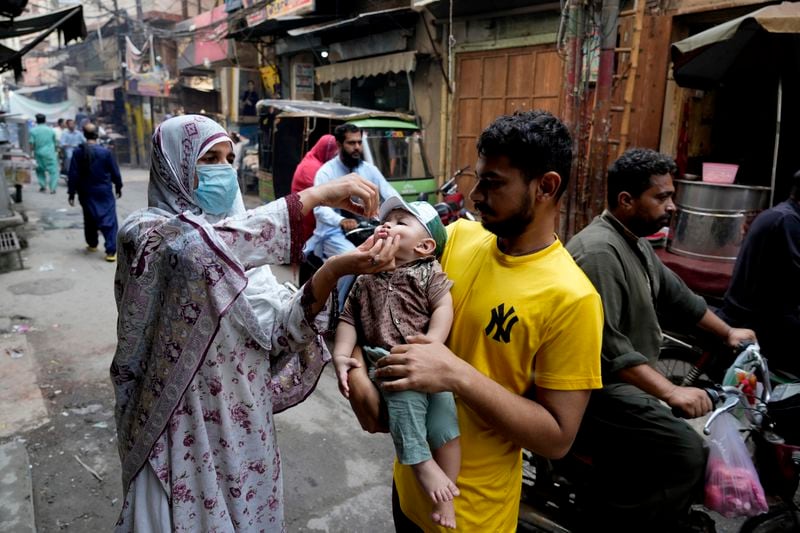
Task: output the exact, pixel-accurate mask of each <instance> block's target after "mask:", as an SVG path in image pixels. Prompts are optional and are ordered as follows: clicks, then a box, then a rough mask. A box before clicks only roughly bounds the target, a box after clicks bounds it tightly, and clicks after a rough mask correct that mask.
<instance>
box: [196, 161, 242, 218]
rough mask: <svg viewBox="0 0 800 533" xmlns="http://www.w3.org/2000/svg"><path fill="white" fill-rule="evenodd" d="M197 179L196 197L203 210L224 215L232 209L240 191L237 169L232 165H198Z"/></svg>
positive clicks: (210, 213)
mask: <svg viewBox="0 0 800 533" xmlns="http://www.w3.org/2000/svg"><path fill="white" fill-rule="evenodd" d="M197 181H198V183H197V189H196V190H195V191H194V197H195V199H196V200H197V203H198V205H199V206H200V207H201V208H202V209H203V212H205V213H208V214H209V215H224V214H226V213H228V212H229V211H230V210H231V207H233V202H234V200H236V193H237V192H238V191H239V183H238V182H237V179H236V171H235V170H234V169H233V167H232V166H231V165H229V164H227V163H222V164H218V165H197Z"/></svg>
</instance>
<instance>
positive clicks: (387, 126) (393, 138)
mask: <svg viewBox="0 0 800 533" xmlns="http://www.w3.org/2000/svg"><path fill="white" fill-rule="evenodd" d="M256 107H257V109H258V113H259V124H260V127H259V169H258V175H257V184H254V183H252V182H251V183H245V187H246V189H251V190H252V189H254V188H256V187H257V189H258V193H259V196H260V198H261V199H262V200H263V201H269V200H273V199H275V198H281V197H283V196H285V195H287V194H289V192H290V190H291V184H292V176H293V175H294V171H295V168H297V165H298V163H300V161H301V160H302V159H303V156H304V155H305V154H306V152H307V151H308V150H309V149H310V148H311V147H313V146H314V144H315V143H316V142H317V140H319V138H320V137H322V136H323V135H325V134H328V133H330V134H332V133H333V130H334V128H336V126H338V125H339V124H343V123H345V122H350V123H352V124H355V125H356V126H358V127H359V128H361V129H362V130H363V132H364V159H365V160H366V161H368V162H370V163H372V164H373V165H375V166H376V167H378V169H379V170H380V171H381V173H382V174H383V175H384V177H386V179H387V180H388V181H389V183H390V184H391V185H392V186H393V187H394V188H395V189H396V190H397V192H399V193H400V194H401V195H402V196H403V197H404V198H405V199H406V200H416V199H417V196H418V195H419V194H420V193H429V194H430V193H433V192H435V191H436V187H437V184H436V178H435V177H434V175H433V174H432V173H431V171H430V167H429V165H428V162H427V159H426V157H425V151H424V149H423V143H422V131H421V130H420V127H419V126H418V125H417V123H416V122H415V120H414V117H413V116H411V115H406V114H404V113H394V112H389V111H377V110H372V109H363V108H358V107H347V106H343V105H340V104H334V103H330V102H318V101H305V100H261V101H259V102H258V104H256ZM431 196H432V198H431V199H435V195H431Z"/></svg>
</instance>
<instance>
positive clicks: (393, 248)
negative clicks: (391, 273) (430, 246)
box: [326, 235, 400, 277]
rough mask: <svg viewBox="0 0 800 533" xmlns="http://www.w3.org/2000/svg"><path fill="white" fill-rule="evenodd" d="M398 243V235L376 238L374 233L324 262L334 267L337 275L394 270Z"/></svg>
mask: <svg viewBox="0 0 800 533" xmlns="http://www.w3.org/2000/svg"><path fill="white" fill-rule="evenodd" d="M399 245H400V237H398V236H395V237H393V238H391V239H376V238H375V236H374V235H372V236H370V238H369V239H367V240H366V241H364V242H363V243H362V244H361V246H359V247H358V248H356V249H355V250H352V251H350V252H347V253H345V254H342V255H336V256H333V257H331V258H330V259H328V261H327V262H326V264H328V263H331V264H330V267H331V268H333V269H335V271H336V273H337V274H338V276H339V277H341V276H344V275H347V274H374V273H376V272H383V271H386V270H394V269H395V267H396V266H397V265H396V264H395V257H394V256H395V254H397V248H398V247H399Z"/></svg>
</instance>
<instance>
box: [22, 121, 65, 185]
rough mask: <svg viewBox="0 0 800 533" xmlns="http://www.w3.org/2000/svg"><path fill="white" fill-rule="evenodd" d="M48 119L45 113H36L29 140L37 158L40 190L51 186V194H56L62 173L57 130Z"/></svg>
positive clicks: (37, 175)
mask: <svg viewBox="0 0 800 533" xmlns="http://www.w3.org/2000/svg"><path fill="white" fill-rule="evenodd" d="M46 120H47V119H46V117H45V116H44V115H43V114H41V113H37V114H36V126H34V127H33V129H31V132H30V136H29V142H30V144H31V151H32V152H33V156H34V158H35V159H36V179H37V180H38V181H39V192H45V191H46V190H47V189H48V187H49V188H50V194H55V193H56V187H57V186H58V177H59V175H60V172H59V171H58V152H57V151H56V132H55V130H54V129H53V128H51V127H50V126H48V125H47V124H45V121H46Z"/></svg>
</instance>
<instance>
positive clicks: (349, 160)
mask: <svg viewBox="0 0 800 533" xmlns="http://www.w3.org/2000/svg"><path fill="white" fill-rule="evenodd" d="M339 157H340V158H341V159H342V163H344V166H346V167H347V168H349V169H353V168H356V167H357V166H358V165H360V164H361V154H360V153H359V154H358V157H353V156H352V155H350V154H348V153H347V152H345V151H344V150H342V151H341V152H340V153H339Z"/></svg>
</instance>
